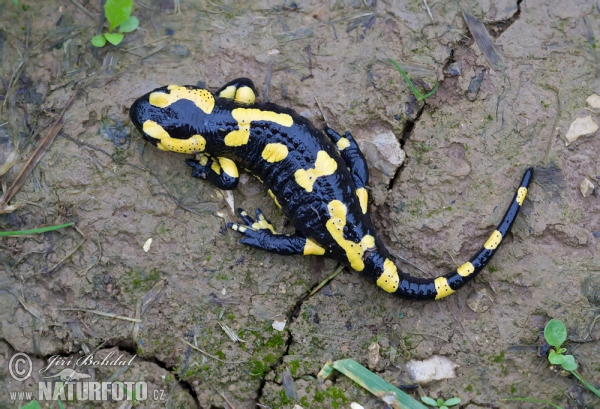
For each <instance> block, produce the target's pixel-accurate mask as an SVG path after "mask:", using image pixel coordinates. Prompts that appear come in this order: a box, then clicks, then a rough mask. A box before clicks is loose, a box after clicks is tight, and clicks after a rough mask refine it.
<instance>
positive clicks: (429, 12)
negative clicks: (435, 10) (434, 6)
mask: <svg viewBox="0 0 600 409" xmlns="http://www.w3.org/2000/svg"><path fill="white" fill-rule="evenodd" d="M423 3H424V4H425V8H426V9H427V14H429V18H430V19H431V22H432V23H435V21H433V16H432V15H431V9H430V8H429V5H428V4H427V0H423Z"/></svg>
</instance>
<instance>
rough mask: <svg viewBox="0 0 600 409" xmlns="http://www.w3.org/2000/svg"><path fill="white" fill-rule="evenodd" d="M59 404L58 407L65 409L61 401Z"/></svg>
mask: <svg viewBox="0 0 600 409" xmlns="http://www.w3.org/2000/svg"><path fill="white" fill-rule="evenodd" d="M57 403H58V407H59V408H60V409H65V405H63V403H62V402H61V401H60V399H59V400H58V401H57Z"/></svg>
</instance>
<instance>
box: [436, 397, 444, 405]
mask: <svg viewBox="0 0 600 409" xmlns="http://www.w3.org/2000/svg"><path fill="white" fill-rule="evenodd" d="M435 403H436V404H437V406H442V405H443V404H444V399H442V398H437V400H436V401H435Z"/></svg>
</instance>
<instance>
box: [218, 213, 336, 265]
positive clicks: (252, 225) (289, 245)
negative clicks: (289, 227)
mask: <svg viewBox="0 0 600 409" xmlns="http://www.w3.org/2000/svg"><path fill="white" fill-rule="evenodd" d="M238 214H239V215H240V217H241V218H242V220H243V221H244V223H245V224H246V226H244V225H241V224H237V223H227V227H229V228H230V229H232V230H234V231H237V232H238V233H241V234H243V235H244V238H242V239H241V240H240V243H242V244H245V245H247V246H251V247H254V248H257V249H261V250H266V251H270V252H271V253H276V254H282V255H294V254H304V255H305V256H307V255H311V254H313V255H323V254H324V253H325V249H324V248H323V247H321V246H319V245H318V244H317V243H316V242H314V241H313V240H312V239H307V238H306V237H304V236H302V235H300V234H297V233H296V234H279V233H276V232H275V229H274V228H273V225H271V223H270V222H269V221H268V220H267V219H265V217H264V216H263V214H262V212H261V211H260V209H256V221H255V220H254V219H252V218H251V217H250V216H249V215H248V213H246V212H245V211H244V210H242V209H238Z"/></svg>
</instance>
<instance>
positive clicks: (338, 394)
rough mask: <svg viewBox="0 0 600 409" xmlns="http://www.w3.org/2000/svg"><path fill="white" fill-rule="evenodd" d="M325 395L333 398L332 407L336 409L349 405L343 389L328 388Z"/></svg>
mask: <svg viewBox="0 0 600 409" xmlns="http://www.w3.org/2000/svg"><path fill="white" fill-rule="evenodd" d="M325 395H326V396H328V397H330V398H331V406H332V407H333V408H334V409H337V408H339V407H341V406H342V405H344V404H346V403H348V398H346V395H344V392H342V390H341V389H339V388H336V387H334V386H332V387H331V388H327V390H325Z"/></svg>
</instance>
